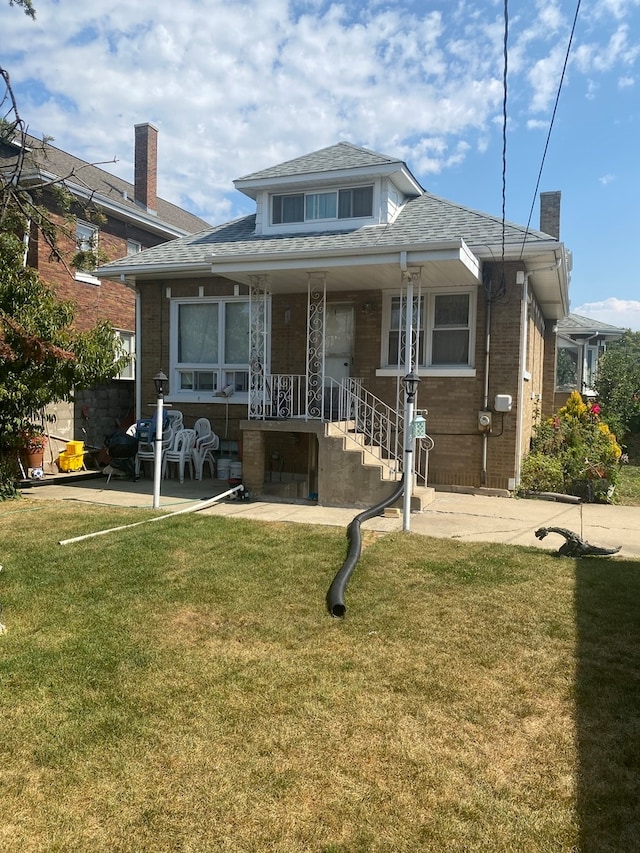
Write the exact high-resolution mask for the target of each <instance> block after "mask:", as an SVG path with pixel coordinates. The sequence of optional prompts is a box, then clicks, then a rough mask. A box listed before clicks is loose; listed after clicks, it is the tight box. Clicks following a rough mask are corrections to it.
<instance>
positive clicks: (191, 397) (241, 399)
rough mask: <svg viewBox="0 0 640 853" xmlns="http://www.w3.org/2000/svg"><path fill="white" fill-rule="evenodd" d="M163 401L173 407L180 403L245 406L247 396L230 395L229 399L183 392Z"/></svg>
mask: <svg viewBox="0 0 640 853" xmlns="http://www.w3.org/2000/svg"><path fill="white" fill-rule="evenodd" d="M164 399H165V401H166V402H167V403H172V404H174V405H180V404H181V403H203V404H206V405H211V404H216V403H218V404H222V403H230V404H231V405H234V406H238V405H239V406H247V405H248V404H249V395H248V394H241V393H235V394H232V395H231V396H230V397H218V396H216V395H215V394H212V393H211V392H206V393H204V392H203V393H198V392H197V391H193V392H192V391H185V392H184V393H182V394H167V395H165V398H164Z"/></svg>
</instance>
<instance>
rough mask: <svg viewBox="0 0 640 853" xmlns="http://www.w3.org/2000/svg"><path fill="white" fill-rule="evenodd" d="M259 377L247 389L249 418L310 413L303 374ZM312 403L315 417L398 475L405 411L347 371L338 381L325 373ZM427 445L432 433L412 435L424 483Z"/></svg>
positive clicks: (418, 477)
mask: <svg viewBox="0 0 640 853" xmlns="http://www.w3.org/2000/svg"><path fill="white" fill-rule="evenodd" d="M259 379H260V382H259V383H258V382H256V387H255V388H254V389H252V390H253V391H254V393H253V394H252V402H253V405H251V404H250V407H249V418H250V419H257V420H264V419H271V418H277V419H283V418H284V419H286V418H304V419H305V420H308V419H309V418H310V415H309V405H308V390H307V384H306V377H305V376H303V375H296V374H293V375H292V374H278V373H271V374H266V375H264V376H260V377H259ZM255 392H257V393H255ZM316 405H317V407H318V409H319V414H320V418H319V419H320V420H322V421H324V422H325V423H332V424H333V427H334V429H335V430H337V431H338V432H340V433H342V434H344V435H345V436H346V437H347V438H350V439H351V440H352V441H355V442H356V443H357V444H358V445H359V446H360V447H361V448H362V450H363V451H364V452H365V453H367V454H368V455H369V456H370V457H371V458H372V459H374V460H375V462H376V463H377V464H379V465H382V466H383V467H384V468H386V470H387V472H388V474H389V476H390V478H391V479H394V480H398V479H399V478H400V477H401V476H402V463H403V457H404V416H403V415H402V414H401V413H400V412H398V411H397V410H396V409H394V408H393V407H392V406H389V405H388V404H387V403H385V402H384V401H383V400H380V399H379V398H378V397H376V396H375V394H372V393H371V392H370V391H367V390H366V388H364V386H363V384H362V380H361V379H358V378H353V377H349V378H346V379H343V380H341V381H340V382H338V381H337V380H335V379H328V380H327V384H326V386H325V387H324V390H323V394H322V395H321V399H320V400H319V401H318V403H317V404H316ZM423 412H424V410H423ZM418 413H419V412H418V410H416V414H418ZM316 417H317V416H316ZM312 419H315V418H312ZM432 448H433V439H432V438H430V437H429V436H426V437H425V438H421V439H417V441H416V445H415V452H414V474H415V477H416V483H417V484H418V485H426V484H427V478H428V469H429V451H430V450H431V449H432Z"/></svg>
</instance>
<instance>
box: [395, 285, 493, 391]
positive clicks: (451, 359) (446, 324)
mask: <svg viewBox="0 0 640 853" xmlns="http://www.w3.org/2000/svg"><path fill="white" fill-rule="evenodd" d="M475 305H476V295H475V291H472V290H456V291H449V290H447V291H445V290H442V291H426V292H425V291H423V294H422V295H421V296H420V297H419V298H418V297H417V296H416V297H415V298H414V302H413V309H412V315H411V319H412V322H411V326H412V330H413V341H412V342H411V360H412V362H413V365H412V366H413V367H416V368H417V369H418V370H421V371H423V372H425V373H429V372H430V371H433V372H434V373H451V374H452V375H457V374H458V373H459V372H460V371H463V372H466V371H468V370H469V369H473V367H474V364H473V347H474V325H475ZM406 347H407V302H406V297H405V296H404V295H403V296H401V295H399V294H398V295H395V294H387V296H386V300H385V311H384V333H383V338H382V368H381V371H380V372H381V373H382V374H383V375H384V374H386V373H387V372H392V373H394V374H395V373H396V372H397V370H398V368H399V367H404V365H405V362H406Z"/></svg>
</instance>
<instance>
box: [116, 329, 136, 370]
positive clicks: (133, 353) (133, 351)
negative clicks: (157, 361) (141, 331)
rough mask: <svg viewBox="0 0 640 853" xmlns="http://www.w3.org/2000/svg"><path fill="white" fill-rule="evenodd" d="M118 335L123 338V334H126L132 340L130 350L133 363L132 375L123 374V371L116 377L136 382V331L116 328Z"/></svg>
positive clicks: (131, 362) (131, 363)
mask: <svg viewBox="0 0 640 853" xmlns="http://www.w3.org/2000/svg"><path fill="white" fill-rule="evenodd" d="M115 333H116V337H117V338H122V336H123V335H126V336H127V338H128V339H129V340H130V341H131V350H130V356H131V358H130V365H131V368H130V369H131V376H123V375H122V373H119V374H118V376H117V377H116V379H121V380H122V381H123V382H135V379H136V335H135V332H129V331H127V330H125V329H116V330H115Z"/></svg>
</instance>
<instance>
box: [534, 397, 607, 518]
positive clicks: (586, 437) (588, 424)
mask: <svg viewBox="0 0 640 853" xmlns="http://www.w3.org/2000/svg"><path fill="white" fill-rule="evenodd" d="M621 455H622V450H621V448H620V445H619V444H618V442H617V441H616V437H615V435H614V434H613V433H612V432H611V430H610V429H609V427H608V426H607V424H606V423H604V421H602V419H601V416H600V407H599V406H598V404H597V403H595V404H592V403H585V402H584V401H583V399H582V397H581V396H580V394H579V393H578V392H577V391H574V392H573V393H572V394H571V396H570V397H569V399H568V400H567V402H566V404H565V405H564V406H562V408H560V409H558V411H557V412H556V413H555V414H554V415H553V416H552V417H550V418H547V419H545V420H544V421H542V422H541V423H539V424H538V425H537V427H536V429H535V431H534V436H533V439H532V442H531V452H530V453H529V455H528V456H527V457H526V458H525V459H524V460H523V463H522V474H521V482H520V488H521V489H522V490H523V491H534V492H536V491H547V492H548V491H555V492H562V493H564V494H570V495H578V496H579V497H582V498H583V499H584V500H588V501H600V502H606V501H610V500H611V495H612V493H613V492H612V489H611V488H610V487H611V486H612V485H614V484H615V483H616V481H617V479H618V471H619V463H620V457H621Z"/></svg>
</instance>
